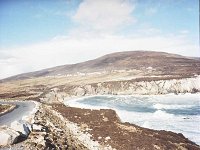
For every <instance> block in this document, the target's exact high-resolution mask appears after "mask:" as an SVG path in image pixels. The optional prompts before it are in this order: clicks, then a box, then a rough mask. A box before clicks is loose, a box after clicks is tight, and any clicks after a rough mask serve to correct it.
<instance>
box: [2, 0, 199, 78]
mask: <svg viewBox="0 0 200 150" xmlns="http://www.w3.org/2000/svg"><path fill="white" fill-rule="evenodd" d="M133 50H153V51H163V52H168V53H175V54H181V55H184V56H195V57H200V49H199V0H42V1H41V0H0V79H2V78H6V77H9V76H12V75H16V74H19V73H24V72H30V71H36V70H40V69H44V68H48V67H53V66H58V65H64V64H73V63H77V62H82V61H86V60H89V59H94V58H97V57H100V56H102V55H105V54H108V53H112V52H118V51H133Z"/></svg>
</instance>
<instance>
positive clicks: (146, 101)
mask: <svg viewBox="0 0 200 150" xmlns="http://www.w3.org/2000/svg"><path fill="white" fill-rule="evenodd" d="M65 104H66V105H69V106H71V107H79V108H89V109H103V108H107V109H113V110H115V111H116V112H117V114H118V116H119V117H120V119H121V121H122V122H130V123H133V124H136V125H139V126H142V127H146V128H151V129H156V130H167V131H173V132H176V133H182V134H183V135H184V136H185V137H187V138H188V139H190V140H191V141H193V142H195V143H197V144H198V145H200V94H181V95H174V94H169V95H153V96H147V95H145V96H143V95H131V96H127V95H119V96H113V95H105V96H89V97H83V98H78V99H72V100H65Z"/></svg>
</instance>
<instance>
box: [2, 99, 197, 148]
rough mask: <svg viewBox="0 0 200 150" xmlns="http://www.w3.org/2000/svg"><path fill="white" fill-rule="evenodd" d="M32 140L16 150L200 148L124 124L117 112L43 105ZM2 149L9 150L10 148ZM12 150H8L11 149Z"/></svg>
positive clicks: (176, 137) (175, 137) (173, 136)
mask: <svg viewBox="0 0 200 150" xmlns="http://www.w3.org/2000/svg"><path fill="white" fill-rule="evenodd" d="M33 120H34V122H33V124H32V125H31V129H32V130H31V132H30V134H29V135H28V138H27V139H26V140H25V139H21V141H19V140H18V141H17V142H20V143H18V144H14V145H12V147H13V148H16V149H33V150H34V149H38V150H40V149H49V150H50V149H62V150H65V149H78V150H86V149H91V150H95V149H96V150H111V149H126V150H132V149H149V150H150V149H166V150H167V149H188V150H190V149H192V150H200V146H198V145H196V144H195V143H194V142H192V141H190V140H188V139H187V138H185V137H184V136H183V135H182V134H181V133H179V134H177V133H173V132H169V131H162V130H161V131H157V130H151V129H147V128H142V127H139V126H136V125H134V124H130V123H122V122H121V121H120V119H119V117H118V116H117V114H116V112H115V111H114V110H109V109H101V110H90V109H81V108H73V107H66V106H65V105H63V104H61V103H52V104H44V103H43V104H42V103H41V104H40V106H39V107H38V109H37V111H36V112H35V114H34V118H33ZM1 149H4V150H6V147H4V148H3V147H2V148H1ZM7 149H8V148H7Z"/></svg>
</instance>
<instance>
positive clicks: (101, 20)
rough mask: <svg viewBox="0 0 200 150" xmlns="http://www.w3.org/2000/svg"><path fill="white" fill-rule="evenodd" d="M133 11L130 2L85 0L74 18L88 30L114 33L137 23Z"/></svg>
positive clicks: (121, 0)
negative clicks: (120, 28) (132, 14)
mask: <svg viewBox="0 0 200 150" xmlns="http://www.w3.org/2000/svg"><path fill="white" fill-rule="evenodd" d="M133 10H134V5H133V4H131V3H130V2H129V1H128V0H109V1H108V0H85V1H83V2H82V3H81V4H80V5H79V8H78V10H77V12H76V14H75V15H74V16H73V17H72V18H73V20H74V21H75V22H77V23H79V24H80V25H81V28H84V29H86V30H95V31H100V32H107V33H108V32H111V33H112V32H114V31H116V30H117V29H118V28H119V27H122V26H126V25H128V24H130V23H133V22H134V21H135V19H134V18H133V17H132V16H131V13H132V12H133Z"/></svg>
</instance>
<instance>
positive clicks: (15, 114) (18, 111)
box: [0, 101, 35, 126]
mask: <svg viewBox="0 0 200 150" xmlns="http://www.w3.org/2000/svg"><path fill="white" fill-rule="evenodd" d="M5 103H9V104H15V105H16V106H17V107H16V108H15V109H14V110H13V111H11V112H9V113H6V114H4V115H3V116H0V126H1V125H10V123H11V122H13V121H15V120H21V119H22V117H23V116H27V115H29V114H30V112H31V111H32V110H33V108H34V107H35V104H34V103H33V102H1V101H0V104H5Z"/></svg>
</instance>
